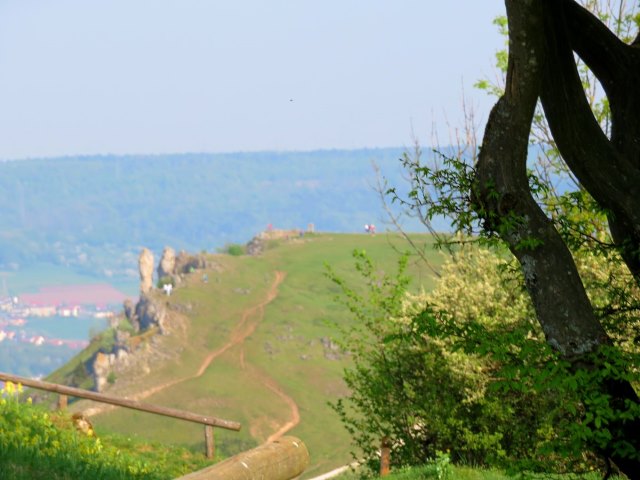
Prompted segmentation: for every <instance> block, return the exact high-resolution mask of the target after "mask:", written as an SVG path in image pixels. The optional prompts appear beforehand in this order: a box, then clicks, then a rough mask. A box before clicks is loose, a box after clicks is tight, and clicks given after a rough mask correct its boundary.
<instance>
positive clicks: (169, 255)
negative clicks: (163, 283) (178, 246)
mask: <svg viewBox="0 0 640 480" xmlns="http://www.w3.org/2000/svg"><path fill="white" fill-rule="evenodd" d="M175 267H176V251H175V250H174V249H173V248H171V247H164V250H163V252H162V258H161V259H160V264H159V265H158V278H164V277H171V276H172V275H173V274H174V273H175Z"/></svg>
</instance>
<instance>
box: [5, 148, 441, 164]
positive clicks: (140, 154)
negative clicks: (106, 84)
mask: <svg viewBox="0 0 640 480" xmlns="http://www.w3.org/2000/svg"><path fill="white" fill-rule="evenodd" d="M420 146H421V147H422V148H426V149H429V150H430V149H432V148H433V147H432V146H427V145H422V144H421V145H420ZM449 147H451V145H445V146H444V147H443V148H449ZM411 148H413V146H399V145H396V146H393V145H392V146H387V147H354V148H339V147H336V148H331V147H327V148H325V147H322V148H300V149H280V150H276V149H256V150H224V151H222V150H221V151H182V152H180V151H175V152H167V153H150V152H138V153H130V152H128V153H113V152H109V153H70V154H63V155H43V156H32V157H19V158H0V162H20V161H28V160H53V159H56V158H80V159H81V158H98V157H122V158H124V157H169V156H174V155H233V154H239V155H251V154H265V153H277V154H286V153H311V152H359V151H363V150H365V151H366V150H403V149H407V150H409V149H411Z"/></svg>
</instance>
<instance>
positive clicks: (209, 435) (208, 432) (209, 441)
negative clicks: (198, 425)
mask: <svg viewBox="0 0 640 480" xmlns="http://www.w3.org/2000/svg"><path fill="white" fill-rule="evenodd" d="M204 444H205V454H206V455H207V458H213V457H214V456H215V453H216V451H215V444H214V440H213V427H212V426H211V425H205V426H204Z"/></svg>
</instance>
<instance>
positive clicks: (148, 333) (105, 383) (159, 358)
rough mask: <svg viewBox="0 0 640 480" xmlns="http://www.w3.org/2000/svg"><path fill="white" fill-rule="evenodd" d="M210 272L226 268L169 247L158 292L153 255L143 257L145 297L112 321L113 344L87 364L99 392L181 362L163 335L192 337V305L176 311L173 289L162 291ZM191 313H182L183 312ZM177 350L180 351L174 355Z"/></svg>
mask: <svg viewBox="0 0 640 480" xmlns="http://www.w3.org/2000/svg"><path fill="white" fill-rule="evenodd" d="M205 268H209V269H214V270H218V271H219V270H220V268H221V267H220V266H219V265H218V264H217V263H216V262H213V261H211V260H208V259H207V257H206V256H205V255H203V254H196V255H191V254H188V253H187V252H184V251H181V252H180V253H178V254H177V255H176V253H175V251H174V250H173V249H172V248H171V247H165V249H164V251H163V253H162V257H161V259H160V262H159V263H158V266H157V269H156V271H157V274H158V284H157V286H158V288H156V287H154V284H153V273H154V258H153V253H151V251H149V250H148V249H146V248H144V249H142V251H141V252H140V256H139V258H138V269H139V274H140V296H139V299H138V301H137V302H136V303H134V302H132V301H131V300H126V301H125V302H124V305H123V312H122V314H120V315H119V316H117V317H116V318H115V319H114V321H113V322H112V323H111V327H112V329H113V335H114V338H113V345H112V346H111V347H110V348H104V347H103V348H101V349H100V350H98V351H97V352H96V353H95V354H93V355H92V356H91V357H90V358H89V359H88V360H87V361H86V362H85V365H84V366H85V370H86V371H87V372H88V373H89V374H90V375H91V377H92V378H93V384H94V389H95V390H96V391H98V392H102V391H104V390H105V389H106V388H108V387H109V385H110V384H113V383H115V382H116V381H118V379H124V378H128V379H135V378H137V377H139V376H140V375H144V374H146V373H149V372H150V371H151V370H152V369H153V368H154V365H157V364H158V363H159V362H164V361H168V360H171V359H172V358H177V357H178V356H179V354H180V351H178V350H175V348H173V350H172V348H171V347H170V346H168V343H169V342H166V341H164V339H163V337H166V336H172V335H174V336H175V335H186V328H187V322H188V318H187V317H186V316H185V313H188V310H189V305H186V306H185V305H180V308H177V307H172V306H171V304H170V303H169V302H168V301H167V300H168V298H167V291H166V290H162V289H161V288H160V287H161V286H164V285H166V284H170V285H171V286H172V289H173V288H179V286H180V284H181V283H183V282H184V280H185V277H186V276H187V275H190V274H194V273H195V272H196V271H198V270H202V269H205ZM185 309H186V310H187V311H182V310H185ZM174 350H175V351H174Z"/></svg>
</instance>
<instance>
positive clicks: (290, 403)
mask: <svg viewBox="0 0 640 480" xmlns="http://www.w3.org/2000/svg"><path fill="white" fill-rule="evenodd" d="M240 367H241V368H242V369H243V370H248V371H249V373H250V374H251V376H253V377H255V378H256V379H257V380H258V381H259V382H260V383H262V384H263V385H264V386H265V387H267V388H268V389H269V390H271V391H272V392H273V393H275V394H276V395H277V396H278V397H280V399H282V401H283V402H284V403H286V404H287V407H288V408H289V411H290V418H291V419H290V420H289V421H288V422H287V423H285V424H284V425H282V426H281V427H280V428H279V429H278V430H277V431H276V432H275V433H272V434H271V435H269V437H268V438H267V440H266V441H265V443H269V442H274V441H276V440H278V439H279V438H280V437H282V436H283V435H284V434H285V433H287V432H288V431H289V430H291V429H292V428H294V427H295V426H296V425H298V423H300V409H299V408H298V404H297V403H296V402H295V400H294V399H293V398H291V397H290V396H289V395H287V394H286V393H284V391H283V390H282V388H280V386H279V385H278V383H277V382H276V381H275V380H274V379H273V378H271V377H269V376H268V375H266V374H265V373H264V372H261V371H260V370H258V369H257V368H256V367H254V366H253V365H249V364H247V362H245V358H244V348H243V349H241V350H240Z"/></svg>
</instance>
